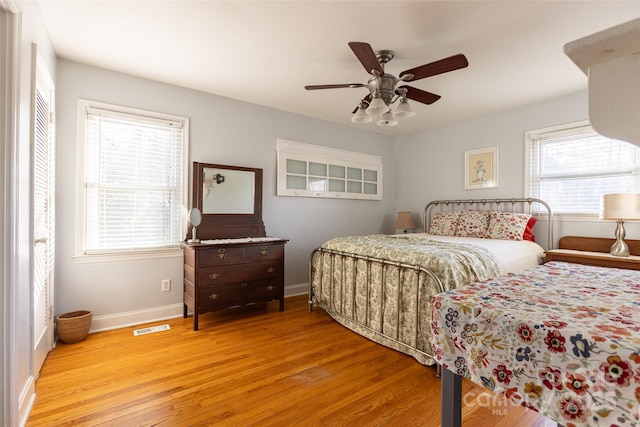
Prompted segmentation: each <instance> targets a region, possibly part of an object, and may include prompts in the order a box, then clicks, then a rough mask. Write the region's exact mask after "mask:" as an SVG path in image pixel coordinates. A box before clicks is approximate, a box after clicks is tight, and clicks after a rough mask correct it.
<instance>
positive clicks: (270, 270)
mask: <svg viewBox="0 0 640 427" xmlns="http://www.w3.org/2000/svg"><path fill="white" fill-rule="evenodd" d="M275 272H276V268H275V267H269V268H267V273H275Z"/></svg>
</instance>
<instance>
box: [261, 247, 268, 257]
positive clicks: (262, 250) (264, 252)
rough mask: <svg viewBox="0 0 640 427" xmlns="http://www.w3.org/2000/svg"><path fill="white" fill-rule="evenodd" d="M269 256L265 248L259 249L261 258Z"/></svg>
mask: <svg viewBox="0 0 640 427" xmlns="http://www.w3.org/2000/svg"><path fill="white" fill-rule="evenodd" d="M268 254H269V250H268V249H267V247H266V246H261V247H260V255H262V256H267V255H268Z"/></svg>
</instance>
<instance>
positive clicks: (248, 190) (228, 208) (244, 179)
mask: <svg viewBox="0 0 640 427" xmlns="http://www.w3.org/2000/svg"><path fill="white" fill-rule="evenodd" d="M202 172H203V177H202V213H203V214H253V213H255V212H254V203H255V202H254V201H255V181H256V176H255V172H253V171H243V170H233V169H218V168H208V167H205V168H203V169H202ZM194 225H195V224H194Z"/></svg>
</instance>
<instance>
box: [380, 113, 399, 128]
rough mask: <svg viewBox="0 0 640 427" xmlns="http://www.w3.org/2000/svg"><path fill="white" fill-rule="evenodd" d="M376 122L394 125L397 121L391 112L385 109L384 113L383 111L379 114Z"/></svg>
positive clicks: (382, 124)
mask: <svg viewBox="0 0 640 427" xmlns="http://www.w3.org/2000/svg"><path fill="white" fill-rule="evenodd" d="M378 124H379V125H380V126H395V125H397V124H398V121H397V120H396V119H395V118H394V117H393V114H391V111H389V110H387V112H386V113H383V114H381V115H380V119H379V120H378Z"/></svg>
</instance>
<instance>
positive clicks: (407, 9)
mask: <svg viewBox="0 0 640 427" xmlns="http://www.w3.org/2000/svg"><path fill="white" fill-rule="evenodd" d="M40 6H41V9H42V13H43V17H44V20H45V22H46V24H47V27H48V29H49V33H50V36H51V40H52V42H53V46H54V48H55V50H56V52H57V55H58V56H59V57H60V58H64V59H68V60H71V61H76V62H81V63H85V64H89V65H94V66H97V67H101V68H106V69H110V70H115V71H119V72H123V73H128V74H132V75H136V76H141V77H145V78H149V79H153V80H158V81H162V82H166V83H171V84H175V85H179V86H183V87H187V88H192V89H197V90H200V91H204V92H209V93H213V94H216V95H221V96H225V97H229V98H234V99H238V100H241V101H246V102H250V103H254V104H259V105H264V106H268V107H272V108H276V109H279V110H285V111H291V112H295V113H299V114H303V115H306V116H311V117H317V118H320V119H325V120H330V121H333V122H337V123H343V124H345V125H350V126H356V127H358V128H362V129H369V130H372V131H376V125H375V124H373V123H369V124H353V123H351V122H350V116H351V111H352V110H353V109H354V107H355V106H356V105H357V104H358V101H359V100H360V99H361V98H363V97H364V96H365V95H366V93H367V92H366V89H364V88H353V89H350V88H348V89H330V90H316V91H307V90H305V89H304V86H305V85H309V84H334V83H366V82H367V80H368V78H369V77H370V76H369V75H368V74H367V73H366V71H365V70H364V68H363V67H362V65H361V64H360V62H359V61H358V59H357V58H356V57H355V55H354V54H353V52H352V51H351V49H350V48H349V47H348V45H347V43H348V42H349V41H360V42H367V43H369V44H371V46H372V47H373V49H374V50H381V49H389V50H393V51H394V52H395V54H396V57H395V59H393V60H392V61H391V62H390V63H388V64H387V65H386V67H385V71H386V72H388V73H391V74H394V75H396V76H397V75H398V74H399V73H400V71H403V70H405V69H409V68H413V67H416V66H419V65H423V64H426V63H429V62H432V61H435V60H438V59H442V58H445V57H448V56H451V55H454V54H457V53H463V54H465V56H466V57H467V59H468V60H469V67H467V68H464V69H461V70H457V71H453V72H450V73H447V74H441V75H438V76H434V77H429V78H426V79H423V80H419V81H416V82H413V83H411V85H412V86H415V87H417V88H419V89H423V90H426V91H429V92H434V93H437V94H439V95H441V96H442V98H441V99H440V100H439V101H437V102H436V103H434V104H432V105H429V106H427V105H423V104H419V103H417V102H411V104H412V106H413V107H414V109H415V110H416V112H417V114H416V116H415V117H413V118H409V119H404V120H402V121H401V122H400V124H399V125H398V126H395V127H393V128H385V129H383V130H381V131H382V133H385V134H388V135H395V136H399V135H403V134H407V133H413V132H416V131H419V130H421V129H425V128H428V127H431V126H434V125H438V124H443V123H450V122H455V121H461V120H467V119H470V118H473V117H478V116H482V115H485V114H489V113H494V112H498V111H502V110H506V109H510V108H513V107H517V106H520V105H525V104H529V103H533V102H537V101H541V100H544V99H548V98H553V97H556V96H560V95H564V94H569V93H573V92H577V91H580V90H584V89H585V88H586V85H587V78H586V76H585V75H584V74H583V73H582V71H580V69H579V68H578V67H577V66H576V65H575V64H574V63H573V62H572V61H571V60H570V59H569V58H568V57H567V56H566V55H565V54H564V52H563V46H564V45H565V44H566V43H567V42H570V41H573V40H576V39H578V38H582V37H584V36H587V35H590V34H593V33H595V32H598V31H601V30H604V29H607V28H609V27H612V26H615V25H618V24H621V23H623V22H627V21H630V20H632V19H635V18H637V17H640V1H637V0H634V1H612V0H608V1H509V0H503V1H409V2H405V1H185V0H182V1H178V0H174V1H123V0H119V1H79V0H75V1H74V0H70V1H69V0H64V1H62V0H42V1H40Z"/></svg>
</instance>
